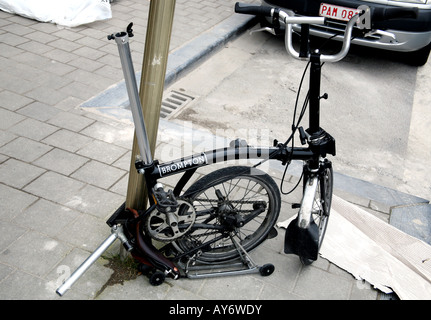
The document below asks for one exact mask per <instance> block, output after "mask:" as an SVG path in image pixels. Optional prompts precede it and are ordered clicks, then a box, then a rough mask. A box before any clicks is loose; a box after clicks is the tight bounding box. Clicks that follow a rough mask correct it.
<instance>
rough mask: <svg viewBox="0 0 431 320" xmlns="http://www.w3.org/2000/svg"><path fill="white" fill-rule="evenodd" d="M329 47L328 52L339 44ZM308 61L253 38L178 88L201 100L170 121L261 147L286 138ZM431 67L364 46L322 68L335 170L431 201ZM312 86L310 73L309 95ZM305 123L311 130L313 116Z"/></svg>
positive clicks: (268, 38)
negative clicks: (429, 166) (430, 85)
mask: <svg viewBox="0 0 431 320" xmlns="http://www.w3.org/2000/svg"><path fill="white" fill-rule="evenodd" d="M327 48H328V50H329V51H327V53H330V52H333V51H336V50H338V48H339V45H338V44H337V43H335V44H329V46H328V47H327ZM331 50H332V51H331ZM305 65H306V63H304V62H302V61H298V60H295V59H293V58H291V57H290V56H289V55H288V53H287V52H286V51H285V49H284V42H283V40H282V39H280V38H276V37H274V36H272V35H270V34H267V33H258V34H256V33H255V34H253V35H250V34H249V33H246V34H244V35H242V36H241V37H240V38H238V39H236V40H235V41H233V42H231V43H229V44H228V45H227V46H226V47H225V48H224V49H222V50H221V51H219V52H218V53H217V54H215V55H214V56H213V57H212V58H211V59H208V61H206V62H205V63H203V64H202V65H201V66H200V67H199V68H197V69H195V70H194V71H193V72H192V73H191V74H189V75H188V76H187V77H185V78H184V79H182V80H180V81H178V82H176V83H175V85H174V86H173V89H176V90H182V91H184V92H185V93H187V94H190V95H191V96H194V97H195V99H194V101H193V102H192V103H190V104H188V105H187V106H186V107H184V108H182V109H181V110H179V111H178V112H177V113H176V114H174V115H173V116H172V117H171V120H172V121H176V122H182V121H188V122H192V123H193V126H194V127H200V128H202V129H205V130H210V131H211V132H212V133H215V134H217V135H218V136H225V137H232V138H237V137H241V138H245V139H246V140H247V141H249V143H251V144H254V145H258V144H261V145H267V144H272V141H273V139H274V138H275V139H278V140H279V141H284V140H285V139H286V138H287V137H288V135H289V134H290V127H291V124H292V116H293V113H294V106H295V98H296V95H297V92H298V89H299V83H300V80H301V76H302V73H303V71H304V68H305ZM429 68H430V67H429V64H427V65H425V66H424V67H419V68H418V67H414V66H411V65H408V64H407V63H405V62H404V61H403V56H400V55H393V54H388V53H386V52H382V51H378V50H371V49H363V48H357V47H354V48H352V50H351V52H350V53H349V55H348V56H347V57H346V58H345V59H344V60H343V61H341V62H338V63H333V64H331V63H326V64H325V65H324V66H323V69H322V89H321V93H322V94H323V93H328V95H329V99H328V100H321V101H322V103H321V127H323V128H324V129H325V130H326V131H328V132H329V133H330V134H331V135H333V136H334V137H335V139H336V141H337V156H336V157H334V158H333V159H332V160H333V163H334V165H335V170H336V171H337V172H339V173H342V174H346V175H349V176H352V177H355V178H359V179H362V180H365V181H369V182H372V183H375V184H379V185H382V186H385V187H390V188H393V189H396V190H399V191H402V192H406V193H409V194H412V195H416V196H421V197H424V198H427V199H429V198H430V197H431V182H430V174H429V171H428V170H427V164H428V163H429V161H430V158H431V137H430V136H429V134H428V132H429V128H430V126H431V119H430V115H429V114H430V111H429V107H428V106H429V105H430V100H431V97H430V95H429V93H428V90H427V88H426V84H427V83H428V78H429V77H430V72H429V71H428V70H429ZM307 82H308V76H307V77H306V78H305V81H304V85H303V88H302V91H301V97H304V96H305V93H306V91H307V88H308V83H307ZM302 101H303V99H300V102H299V108H300V107H301V106H302ZM302 125H303V126H304V128H307V127H308V118H307V117H304V120H303V121H302ZM296 141H297V142H296V143H299V139H296Z"/></svg>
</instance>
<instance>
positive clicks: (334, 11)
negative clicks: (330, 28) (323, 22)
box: [319, 3, 359, 21]
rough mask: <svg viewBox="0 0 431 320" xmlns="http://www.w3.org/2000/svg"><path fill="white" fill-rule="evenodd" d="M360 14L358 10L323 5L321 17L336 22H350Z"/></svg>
mask: <svg viewBox="0 0 431 320" xmlns="http://www.w3.org/2000/svg"><path fill="white" fill-rule="evenodd" d="M358 12H359V10H358V9H352V8H347V7H341V6H336V5H333V4H328V3H322V4H320V10H319V16H321V17H326V18H331V19H335V20H342V21H349V20H350V19H351V18H352V17H353V16H354V15H355V14H357V13H358Z"/></svg>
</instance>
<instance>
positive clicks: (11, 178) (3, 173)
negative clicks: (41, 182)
mask: <svg viewBox="0 0 431 320" xmlns="http://www.w3.org/2000/svg"><path fill="white" fill-rule="evenodd" d="M45 171H46V170H44V169H41V168H38V167H36V166H33V165H31V164H28V163H25V162H22V161H19V160H16V159H9V160H7V161H5V162H3V163H2V164H0V182H2V183H4V184H6V185H9V186H11V187H14V188H18V189H19V188H22V187H24V186H25V185H27V184H28V183H30V182H31V181H33V180H34V179H36V178H37V177H38V176H40V175H41V174H42V173H44V172H45Z"/></svg>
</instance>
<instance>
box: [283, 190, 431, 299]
mask: <svg viewBox="0 0 431 320" xmlns="http://www.w3.org/2000/svg"><path fill="white" fill-rule="evenodd" d="M291 220H292V219H291ZM289 222H290V220H287V221H284V222H281V223H279V224H278V226H279V227H284V228H286V227H287V226H288V225H289ZM320 254H321V256H322V257H323V258H326V259H327V260H329V261H331V262H332V263H334V264H336V265H337V266H339V267H340V268H342V269H344V270H346V271H347V272H349V273H351V274H352V275H353V276H354V277H355V278H356V279H358V280H366V281H367V282H369V283H371V284H372V285H374V287H375V288H377V289H379V290H381V291H382V292H385V293H391V292H392V291H394V292H395V293H396V294H397V295H398V297H399V298H400V299H406V300H430V299H431V246H430V245H428V244H427V243H425V242H423V241H421V240H419V239H416V238H414V237H412V236H409V235H408V234H406V233H404V232H402V231H400V230H398V229H397V228H395V227H393V226H391V225H389V224H387V223H385V222H384V221H382V220H380V219H379V218H376V217H375V216H373V215H372V214H370V213H368V212H366V211H365V210H363V209H361V208H359V207H358V206H355V205H353V204H351V203H349V202H347V201H345V200H343V199H341V198H339V197H336V196H334V197H333V200H332V209H331V217H330V219H329V223H328V229H327V230H326V235H325V239H324V241H323V245H322V247H321V249H320Z"/></svg>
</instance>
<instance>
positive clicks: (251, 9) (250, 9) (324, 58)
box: [235, 2, 359, 62]
mask: <svg viewBox="0 0 431 320" xmlns="http://www.w3.org/2000/svg"><path fill="white" fill-rule="evenodd" d="M235 12H236V13H242V14H253V15H263V16H265V17H271V18H276V19H277V18H278V20H279V21H280V22H281V23H284V24H285V25H286V41H285V45H286V50H287V52H289V54H290V55H291V56H292V57H294V58H296V59H299V60H310V55H309V54H308V56H303V55H301V54H300V53H299V52H298V51H296V50H295V49H294V48H293V45H292V25H293V24H300V25H302V24H308V25H309V24H324V23H325V21H326V18H324V17H297V16H290V15H289V14H288V13H287V12H285V11H283V10H281V9H278V8H273V7H265V6H256V5H247V4H241V3H238V2H237V3H236V5H235ZM358 17H359V15H355V16H353V17H352V19H350V21H349V22H348V24H347V27H346V31H345V33H344V40H343V46H342V48H341V51H340V52H339V53H337V54H334V55H321V56H320V61H321V62H336V61H339V60H341V59H343V58H344V57H345V56H346V55H347V53H348V51H349V48H350V39H351V36H352V30H353V25H354V24H355V23H356V21H357V19H358Z"/></svg>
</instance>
